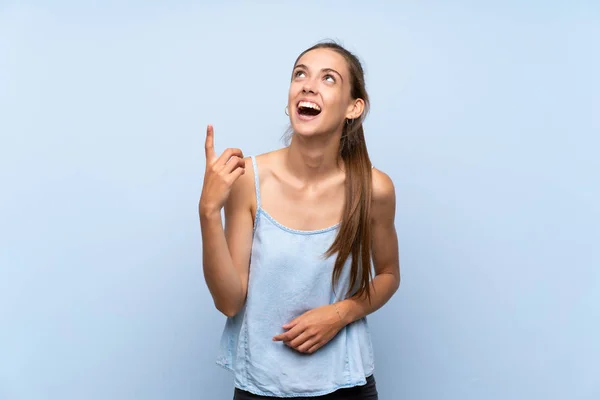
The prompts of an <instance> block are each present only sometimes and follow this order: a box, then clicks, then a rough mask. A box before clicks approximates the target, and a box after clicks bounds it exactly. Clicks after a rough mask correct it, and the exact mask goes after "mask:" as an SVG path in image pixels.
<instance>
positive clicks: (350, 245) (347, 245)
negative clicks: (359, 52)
mask: <svg viewBox="0 0 600 400" xmlns="http://www.w3.org/2000/svg"><path fill="white" fill-rule="evenodd" d="M315 49H330V50H333V51H335V52H337V53H338V54H340V55H342V56H343V57H344V59H345V60H346V63H347V65H348V70H349V71H350V78H351V79H350V95H351V96H352V99H353V100H354V99H362V100H363V101H364V102H365V107H364V111H363V113H362V114H361V116H360V117H358V118H356V119H354V120H346V123H345V124H344V128H343V131H342V136H341V139H340V157H341V159H342V160H343V162H344V167H345V169H346V180H345V187H346V198H345V205H344V211H343V216H342V221H341V224H340V227H339V231H338V234H337V236H336V238H335V240H334V242H333V243H332V244H331V247H330V248H329V249H328V250H327V252H326V253H325V256H328V257H329V256H332V255H333V254H336V253H337V258H336V260H335V264H334V269H333V274H332V284H333V285H334V284H335V282H337V281H338V280H339V278H340V275H341V273H342V270H343V268H344V264H345V263H346V260H347V259H348V257H349V256H352V260H351V269H350V286H349V288H348V293H347V295H351V294H352V293H351V292H352V290H353V289H355V288H356V290H357V292H356V294H357V295H358V296H359V297H365V296H366V297H367V298H368V299H369V301H370V299H371V290H370V282H371V277H372V273H371V190H372V181H371V160H370V159H369V154H368V152H367V144H366V141H365V133H364V129H363V122H364V120H365V118H366V116H367V113H368V111H369V96H368V94H367V90H366V85H365V74H364V70H363V67H362V64H361V63H360V60H359V59H358V58H357V57H356V56H355V55H354V54H352V53H351V52H350V51H348V50H346V49H345V48H344V47H342V46H341V45H339V44H337V43H335V42H331V41H327V42H321V43H318V44H316V45H314V46H312V47H310V48H309V49H307V50H305V51H304V52H302V53H301V54H300V55H299V56H298V58H297V59H296V62H295V63H294V65H296V64H297V63H298V60H300V58H301V57H302V56H303V55H304V54H306V53H308V52H309V51H311V50H315ZM357 286H358V287H357ZM334 287H335V285H334Z"/></svg>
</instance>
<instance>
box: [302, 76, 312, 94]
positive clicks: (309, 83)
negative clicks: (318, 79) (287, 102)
mask: <svg viewBox="0 0 600 400" xmlns="http://www.w3.org/2000/svg"><path fill="white" fill-rule="evenodd" d="M313 88H314V83H313V82H312V81H311V80H310V79H306V80H305V81H304V85H303V86H302V93H312V94H314V93H315V91H314V89H313Z"/></svg>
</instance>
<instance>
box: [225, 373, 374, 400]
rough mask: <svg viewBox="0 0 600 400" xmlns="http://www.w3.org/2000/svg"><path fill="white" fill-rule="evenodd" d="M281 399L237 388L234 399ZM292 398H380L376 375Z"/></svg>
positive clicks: (293, 399)
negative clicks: (320, 393) (355, 383)
mask: <svg viewBox="0 0 600 400" xmlns="http://www.w3.org/2000/svg"><path fill="white" fill-rule="evenodd" d="M269 399H280V397H269V396H259V395H256V394H252V393H249V392H246V391H244V390H240V389H238V388H235V392H234V394H233V400H269ZM290 399H292V400H378V399H379V397H378V396H377V388H376V385H375V377H374V376H373V375H371V376H369V377H367V384H366V385H363V386H354V387H351V388H344V389H338V390H336V391H335V392H333V393H329V394H326V395H323V396H316V397H291V398H290Z"/></svg>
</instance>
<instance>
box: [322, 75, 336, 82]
mask: <svg viewBox="0 0 600 400" xmlns="http://www.w3.org/2000/svg"><path fill="white" fill-rule="evenodd" d="M323 79H325V80H326V81H327V82H331V83H335V78H334V77H333V75H331V74H327V75H325V76H324V77H323Z"/></svg>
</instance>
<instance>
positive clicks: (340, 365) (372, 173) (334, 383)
mask: <svg viewBox="0 0 600 400" xmlns="http://www.w3.org/2000/svg"><path fill="white" fill-rule="evenodd" d="M368 108H369V99H368V96H367V92H366V90H365V81H364V73H363V69H362V66H361V64H360V62H359V61H358V59H357V58H356V57H355V56H354V55H353V54H351V53H350V52H348V51H347V50H345V49H344V48H343V47H341V46H339V45H337V44H335V43H321V44H318V45H316V46H313V47H311V48H310V49H308V50H306V51H305V52H303V53H302V54H301V55H300V56H299V57H298V59H297V60H296V63H295V65H294V69H293V72H292V79H291V84H290V89H289V97H288V105H287V107H286V114H288V115H289V117H290V122H291V140H290V143H289V146H287V147H285V148H283V149H280V150H276V151H273V152H270V153H266V154H263V155H259V156H257V157H254V156H252V157H248V158H244V155H243V154H242V151H241V150H239V149H227V150H226V151H225V152H223V153H222V154H221V155H220V156H218V155H217V154H215V151H214V132H213V128H212V127H211V126H209V127H208V129H207V135H206V174H205V177H204V186H203V189H202V195H201V197H200V202H199V213H200V222H201V229H202V241H203V243H202V245H203V263H204V276H205V279H206V282H207V285H208V288H209V290H210V292H211V295H212V297H213V299H214V303H215V306H216V307H217V309H218V310H220V311H221V312H222V313H223V314H225V315H226V316H227V317H228V318H227V322H226V325H225V330H224V332H223V336H222V340H221V346H220V354H219V357H218V360H217V363H218V364H219V365H221V366H223V367H225V368H227V369H229V370H231V371H233V373H234V382H235V393H234V399H240V400H241V399H259V398H260V399H265V398H282V397H294V398H304V397H306V398H311V399H315V398H319V399H376V398H377V390H376V388H375V379H374V375H373V371H374V360H373V348H372V344H371V337H370V334H369V329H368V324H367V320H366V316H367V315H368V314H370V313H372V312H374V311H376V310H377V309H379V308H380V307H381V306H383V305H384V304H385V303H386V302H387V301H388V300H389V299H390V297H391V296H392V295H393V294H394V293H395V292H396V290H397V289H398V286H399V284H400V268H399V261H398V243H397V236H396V230H395V227H394V215H395V192H394V186H393V184H392V182H391V180H390V178H389V177H388V176H387V175H386V174H384V173H383V172H381V171H379V170H377V169H375V168H372V166H371V163H370V161H369V156H368V154H367V148H366V144H365V138H364V132H363V126H362V124H363V121H364V119H365V116H366V114H367V111H368ZM223 208H224V211H225V228H224V229H223V226H222V221H221V209H223ZM371 260H372V261H373V266H374V271H375V276H374V277H373V276H372V270H371V268H370V267H371ZM362 266H367V267H366V268H362Z"/></svg>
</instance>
